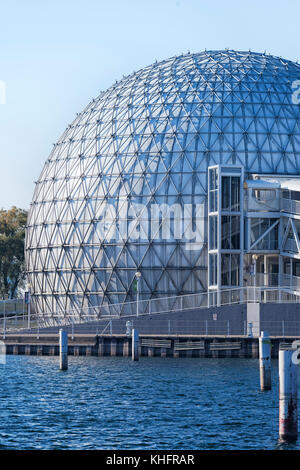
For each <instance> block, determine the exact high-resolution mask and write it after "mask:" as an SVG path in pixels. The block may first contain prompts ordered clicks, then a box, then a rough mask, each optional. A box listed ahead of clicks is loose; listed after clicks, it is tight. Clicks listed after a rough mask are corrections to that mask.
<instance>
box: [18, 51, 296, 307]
mask: <svg viewBox="0 0 300 470" xmlns="http://www.w3.org/2000/svg"><path fill="white" fill-rule="evenodd" d="M299 77H300V65H298V64H296V63H293V62H290V61H287V60H284V59H282V58H276V57H272V56H268V55H266V54H257V53H252V52H235V51H229V50H225V51H205V52H202V53H199V54H187V55H183V56H180V57H173V58H171V59H168V60H165V61H162V62H159V63H155V64H153V65H151V66H149V67H146V68H144V69H142V70H140V71H138V72H136V73H134V74H132V75H130V76H128V77H125V78H123V79H122V80H121V81H119V82H117V83H116V84H114V85H113V86H112V87H110V88H109V89H108V90H106V91H104V92H102V93H100V95H99V96H98V97H97V98H96V99H94V100H93V101H92V102H91V103H89V104H88V106H87V107H86V108H85V109H84V110H83V111H82V112H81V113H79V114H78V115H77V117H76V118H75V120H74V121H73V122H72V124H71V125H70V126H68V127H67V129H66V130H65V132H64V133H63V135H62V137H61V138H60V139H59V141H58V142H57V143H56V144H55V145H54V147H53V150H52V152H51V154H50V156H49V158H48V159H47V161H46V163H45V166H44V168H43V170H42V172H41V175H40V177H39V179H38V182H37V184H36V188H35V191H34V195H33V200H32V205H31V208H30V213H29V217H28V228H27V234H26V264H27V270H28V278H29V282H30V284H31V286H32V291H33V296H32V299H33V302H34V307H35V310H36V311H37V312H40V313H43V312H56V313H57V312H64V311H66V310H69V309H73V308H75V309H77V310H78V312H80V310H81V309H82V308H85V307H89V306H90V307H95V311H97V307H98V306H100V305H102V304H110V303H123V302H128V301H131V300H135V299H136V292H135V290H134V279H135V273H136V271H139V272H140V273H141V279H140V281H139V289H140V298H141V299H148V298H153V297H158V296H173V295H180V294H189V293H195V292H201V291H204V290H207V288H208V287H209V286H213V285H218V286H219V287H220V286H221V285H230V286H231V285H237V284H238V279H239V278H240V277H241V272H240V271H241V267H242V264H241V263H242V260H241V258H242V256H241V250H243V247H242V245H241V238H240V237H239V236H238V233H239V229H238V227H239V218H240V217H241V216H240V214H239V212H240V210H241V207H240V200H241V191H242V189H241V188H242V186H241V184H242V180H241V178H240V175H239V174H238V173H239V172H240V169H239V168H240V167H241V168H243V171H244V172H245V174H247V175H250V174H254V173H256V174H262V173H264V174H299V173H300V159H299V152H300V119H299V117H300V106H297V105H294V104H293V103H292V88H291V84H292V83H293V81H294V80H297V79H299ZM216 165H222V166H223V167H224V168H225V167H226V166H228V167H236V171H237V172H238V173H234V171H233V170H232V171H229V172H227V173H226V171H225V172H224V174H222V175H220V174H218V170H215V171H213V172H211V173H210V175H209V176H208V167H214V166H216ZM218 185H219V186H220V187H221V191H219V189H220V188H219V187H218ZM208 193H209V200H208V198H207V195H208ZM258 198H259V196H258ZM219 199H221V201H222V206H220V207H219V205H220V201H219ZM258 203H259V200H258ZM208 206H210V208H209V211H210V216H209V217H208ZM218 208H219V209H220V211H221V212H222V216H221V212H220V211H219V209H218ZM218 211H219V212H218ZM208 219H209V220H208ZM264 223H265V222H264V221H263V220H261V221H257V223H256V224H257V225H253V227H252V228H251V230H253V231H260V230H262V229H263V226H264ZM218 230H220V234H221V235H220V237H219V238H218ZM208 233H209V236H208ZM261 244H262V246H264V244H267V246H273V245H274V237H273V234H272V232H270V234H269V237H268V240H262V241H261ZM208 248H209V249H208ZM218 250H219V254H217V251H218ZM220 250H223V252H222V257H223V259H222V260H221V258H220V253H221V252H220ZM223 255H224V256H223ZM214 266H219V267H221V268H220V273H219V274H217V273H216V272H215V268H214Z"/></svg>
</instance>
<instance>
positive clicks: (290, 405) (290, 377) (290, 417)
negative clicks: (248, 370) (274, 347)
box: [279, 349, 298, 441]
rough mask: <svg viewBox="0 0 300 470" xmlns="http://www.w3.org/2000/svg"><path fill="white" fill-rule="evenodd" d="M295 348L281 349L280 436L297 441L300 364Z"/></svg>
mask: <svg viewBox="0 0 300 470" xmlns="http://www.w3.org/2000/svg"><path fill="white" fill-rule="evenodd" d="M295 352H296V350H295V349H280V350H279V437H280V439H283V440H287V441H295V440H296V439H297V435H298V394H297V385H298V380H297V379H298V377H297V376H298V370H297V368H298V365H297V362H296V361H294V360H293V354H294V353H295Z"/></svg>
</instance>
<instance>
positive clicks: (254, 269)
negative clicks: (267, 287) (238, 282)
mask: <svg viewBox="0 0 300 470" xmlns="http://www.w3.org/2000/svg"><path fill="white" fill-rule="evenodd" d="M257 258H258V256H257V255H252V261H253V281H254V282H253V284H254V289H253V290H254V302H256V269H257V266H256V262H257Z"/></svg>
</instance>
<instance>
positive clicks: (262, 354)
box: [259, 331, 272, 391]
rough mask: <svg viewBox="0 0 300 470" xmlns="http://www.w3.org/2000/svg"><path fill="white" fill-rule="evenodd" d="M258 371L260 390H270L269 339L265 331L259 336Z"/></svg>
mask: <svg viewBox="0 0 300 470" xmlns="http://www.w3.org/2000/svg"><path fill="white" fill-rule="evenodd" d="M259 371H260V389H261V391H264V390H271V387H272V384H271V341H270V338H269V335H268V333H267V332H265V331H262V332H261V336H260V337H259Z"/></svg>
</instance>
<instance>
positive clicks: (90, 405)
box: [0, 356, 300, 450]
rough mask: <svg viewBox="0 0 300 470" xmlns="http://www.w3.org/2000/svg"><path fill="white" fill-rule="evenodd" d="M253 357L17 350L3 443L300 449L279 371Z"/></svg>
mask: <svg viewBox="0 0 300 470" xmlns="http://www.w3.org/2000/svg"><path fill="white" fill-rule="evenodd" d="M277 367H278V366H277V361H274V363H273V389H272V391H269V392H264V393H262V392H260V391H259V369H258V361H257V360H252V359H245V360H240V359H161V358H141V359H140V361H139V362H137V363H134V362H132V361H131V360H130V359H129V358H128V359H127V358H123V357H120V358H119V357H117V358H111V357H102V358H100V357H99V358H96V357H69V370H68V371H66V372H61V371H60V370H59V367H58V357H34V356H7V363H6V365H0V377H1V387H0V399H1V410H0V448H1V449H83V450H85V449H110V450H114V449H115V450H120V449H125V450H126V449H130V450H132V449H149V450H155V449H159V450H163V449H168V450H186V449H188V450H196V449H283V448H289V449H300V436H299V440H298V442H297V443H296V444H289V445H282V444H279V443H278V370H277Z"/></svg>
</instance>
